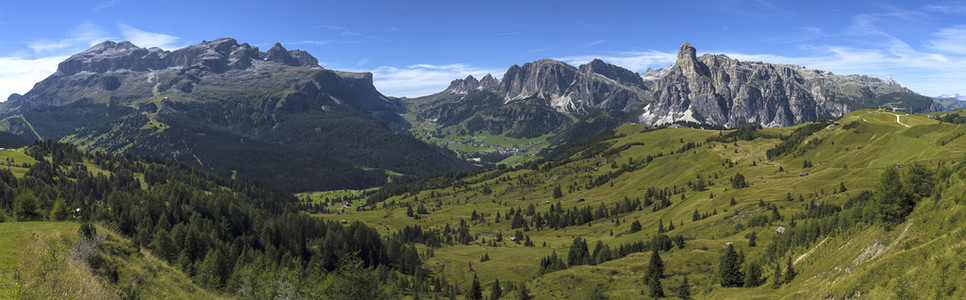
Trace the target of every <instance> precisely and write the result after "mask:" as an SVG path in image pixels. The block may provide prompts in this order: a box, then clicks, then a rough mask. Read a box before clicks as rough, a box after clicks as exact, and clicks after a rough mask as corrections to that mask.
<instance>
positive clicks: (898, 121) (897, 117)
mask: <svg viewBox="0 0 966 300" xmlns="http://www.w3.org/2000/svg"><path fill="white" fill-rule="evenodd" d="M894 115H896V123H899V125H902V126H906V128H908V127H910V126H909V125H906V124H905V123H902V121H900V120H899V115H898V114H894Z"/></svg>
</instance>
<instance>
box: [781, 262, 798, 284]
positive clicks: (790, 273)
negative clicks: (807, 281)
mask: <svg viewBox="0 0 966 300" xmlns="http://www.w3.org/2000/svg"><path fill="white" fill-rule="evenodd" d="M795 275H798V273H796V272H795V267H794V266H793V264H792V257H791V256H789V257H788V264H786V265H785V278H784V279H783V280H782V281H784V282H785V283H789V282H792V279H795Z"/></svg>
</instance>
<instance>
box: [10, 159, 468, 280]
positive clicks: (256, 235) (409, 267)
mask: <svg viewBox="0 0 966 300" xmlns="http://www.w3.org/2000/svg"><path fill="white" fill-rule="evenodd" d="M0 162H2V163H0V270H2V271H3V272H0V298H11V297H13V298H24V299H49V298H70V299H111V298H125V299H138V298H173V299H187V298H190V299H199V298H201V299H204V298H218V297H222V295H224V297H239V298H255V299H267V298H294V299H304V298H316V299H333V298H338V297H348V298H350V299H360V298H379V297H388V296H390V295H395V294H402V293H404V291H405V290H406V289H407V288H408V285H401V283H402V282H406V283H408V282H410V281H413V282H417V283H419V282H424V283H425V285H424V286H430V283H431V284H432V286H433V287H434V288H437V289H441V290H442V289H445V290H455V289H454V288H453V285H452V284H447V283H445V281H443V280H442V279H441V278H440V276H438V275H435V274H428V273H424V272H423V271H422V270H424V269H425V268H424V262H423V260H422V258H421V256H420V253H418V250H417V249H416V248H415V247H413V246H411V245H406V244H404V243H402V242H401V241H400V240H398V239H392V238H390V239H382V238H380V236H379V235H378V233H377V232H376V230H375V229H373V228H371V227H368V226H366V225H364V224H362V223H351V224H342V223H339V222H320V221H319V220H318V219H317V218H315V217H312V216H310V215H308V214H307V213H303V212H300V211H301V210H309V209H311V208H313V207H315V206H313V205H311V204H309V203H303V202H301V201H299V199H297V198H296V197H294V196H293V195H292V194H290V193H288V192H285V191H284V190H281V189H279V188H277V187H274V186H272V185H269V184H265V183H261V182H257V181H251V180H247V179H241V178H239V179H235V178H226V177H220V176H217V175H215V174H211V173H207V172H204V171H200V170H197V169H194V168H191V167H188V166H186V165H184V164H181V163H176V162H171V161H165V160H158V159H149V158H134V157H130V156H119V155H110V154H105V153H101V152H98V153H86V152H83V151H80V150H78V148H77V147H76V146H74V145H71V144H64V143H59V142H55V141H41V142H36V143H34V144H31V145H30V146H29V147H27V148H23V149H16V150H4V151H0ZM69 221H73V222H69ZM74 222H77V223H74ZM78 223H80V225H78ZM90 224H96V227H95V226H94V225H90Z"/></svg>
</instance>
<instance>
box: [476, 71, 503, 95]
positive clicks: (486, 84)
mask: <svg viewBox="0 0 966 300" xmlns="http://www.w3.org/2000/svg"><path fill="white" fill-rule="evenodd" d="M499 87H500V81H499V80H497V79H496V78H493V75H491V74H490V73H486V75H485V76H483V78H481V79H480V89H481V90H486V91H494V90H496V89H498V88H499Z"/></svg>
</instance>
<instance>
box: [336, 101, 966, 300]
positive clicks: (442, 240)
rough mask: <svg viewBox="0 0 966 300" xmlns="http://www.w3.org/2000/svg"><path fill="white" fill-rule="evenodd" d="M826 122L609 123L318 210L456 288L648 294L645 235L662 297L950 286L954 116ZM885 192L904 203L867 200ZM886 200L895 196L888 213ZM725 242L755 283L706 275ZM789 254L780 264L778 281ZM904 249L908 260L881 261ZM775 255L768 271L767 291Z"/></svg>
mask: <svg viewBox="0 0 966 300" xmlns="http://www.w3.org/2000/svg"><path fill="white" fill-rule="evenodd" d="M836 121H837V123H835V124H833V123H813V124H805V125H800V126H796V127H786V128H764V129H757V128H753V127H743V128H742V129H739V130H732V131H711V130H698V129H687V128H667V129H658V130H655V129H654V128H649V127H644V126H640V125H633V126H622V127H619V128H617V129H615V130H613V131H612V132H610V133H609V134H604V135H598V136H596V137H595V138H592V139H587V140H584V141H583V142H580V143H574V144H572V145H571V146H570V147H569V148H564V149H560V150H558V152H557V153H558V155H557V156H556V157H555V158H553V159H548V160H543V161H537V162H530V163H525V164H523V165H521V166H519V167H515V168H501V169H498V170H492V171H487V172H483V173H478V174H472V175H465V176H455V177H446V178H436V179H426V180H422V181H417V182H411V183H408V184H402V183H397V184H391V185H389V186H387V187H384V188H383V189H382V190H381V191H379V192H376V193H375V194H372V195H370V196H369V197H368V201H369V203H373V204H375V209H367V210H364V211H356V210H355V209H352V208H343V209H341V210H340V209H331V210H329V211H330V212H341V214H339V215H335V214H326V213H323V214H321V215H320V216H322V217H323V218H330V219H345V220H348V221H352V220H360V221H363V222H366V223H367V224H370V225H372V226H374V227H376V228H379V229H380V231H381V233H382V234H384V235H387V236H402V237H406V238H407V239H408V240H409V241H410V242H414V243H417V244H419V245H420V246H421V247H428V248H427V249H432V251H431V253H432V255H430V256H431V258H429V259H428V262H427V263H428V266H430V269H431V270H432V271H433V272H437V273H440V274H445V275H446V276H447V277H448V278H452V280H453V281H455V282H457V283H458V284H459V286H461V287H467V286H469V285H470V283H471V281H472V280H473V278H474V276H477V277H478V278H479V281H480V282H481V283H482V284H483V287H484V289H485V290H487V291H489V288H490V286H492V285H493V284H494V282H495V280H496V279H499V281H500V283H501V284H502V285H503V287H504V288H507V287H508V286H511V287H513V289H517V290H519V288H518V287H519V285H520V284H526V288H527V289H528V290H529V292H530V293H531V294H533V295H536V296H537V298H538V299H555V298H564V297H575V298H587V297H590V296H591V294H592V293H603V294H605V295H610V296H615V297H619V298H637V297H642V296H641V295H649V293H650V288H649V287H648V281H646V280H644V271H645V270H647V268H648V266H649V262H648V261H649V257H650V253H649V252H650V251H651V250H652V249H659V251H660V256H661V257H663V261H664V264H665V270H666V271H665V272H664V275H663V276H661V277H660V281H661V282H662V283H663V287H664V289H665V292H666V294H667V295H675V294H676V293H677V291H678V290H680V289H676V288H677V287H679V286H680V285H681V282H682V281H683V280H684V279H685V278H687V279H688V282H689V284H688V285H687V290H688V291H689V292H690V294H691V295H692V296H694V297H699V298H775V297H787V298H800V297H802V296H805V297H808V298H813V297H824V296H830V295H831V296H836V297H842V296H850V297H859V296H861V295H867V296H869V297H872V298H881V297H884V296H888V297H891V296H892V295H895V294H896V293H897V292H899V293H906V292H911V293H913V294H922V295H925V294H929V295H933V294H935V293H939V292H937V291H939V290H942V293H946V294H948V295H950V296H951V297H953V298H955V297H956V296H957V295H959V296H961V294H962V293H963V291H964V288H966V286H963V283H962V282H959V281H956V280H954V279H953V278H958V277H957V276H963V275H964V273H963V271H962V269H961V268H960V269H957V267H956V266H957V264H958V263H959V261H961V259H959V258H957V257H956V253H958V252H957V250H956V249H960V248H961V247H962V246H963V244H962V239H961V238H956V236H957V234H959V231H962V230H957V229H942V228H960V227H956V226H953V225H950V224H960V223H962V222H964V221H963V220H961V219H962V218H961V217H959V214H960V212H961V211H962V208H961V207H960V206H961V204H959V200H957V199H959V198H961V197H962V193H963V188H964V187H966V183H964V182H963V181H962V179H959V178H956V176H949V175H951V174H957V173H962V172H966V170H964V165H962V164H960V160H961V158H962V157H963V155H964V153H966V139H963V138H962V135H963V134H964V133H966V125H958V124H949V123H943V124H940V123H939V122H937V121H934V120H931V119H929V118H925V117H922V116H917V115H906V114H902V113H891V112H884V111H871V110H863V111H857V112H853V113H850V114H847V115H845V116H843V117H841V118H839V119H838V120H836ZM892 171H896V173H895V174H898V175H896V176H895V177H894V178H902V179H901V180H902V181H901V182H902V183H903V184H904V185H905V186H907V189H903V190H902V192H898V193H886V192H883V190H882V189H885V188H886V187H889V186H896V187H898V186H900V184H898V183H896V184H886V185H883V184H881V183H880V182H883V180H885V179H883V178H884V177H883V176H882V174H884V173H889V172H892ZM739 174H741V176H740V177H741V178H742V180H741V181H740V184H739V183H738V182H736V179H735V178H737V177H739V176H738V175H739ZM886 177H888V176H886ZM930 178H932V179H930ZM935 178H938V179H935ZM946 178H952V179H946ZM897 180H898V179H897ZM931 184H935V187H936V188H931V187H930V186H932V185H931ZM877 186H878V188H877ZM907 190H908V191H909V192H906V191H907ZM891 194H895V195H902V197H906V198H903V199H911V200H908V201H911V202H902V203H907V204H902V205H899V206H888V205H884V204H883V203H887V202H883V201H891V200H889V199H892V198H889V197H887V195H891ZM914 197H915V198H914ZM914 199H921V200H914ZM902 201H907V200H902ZM732 202H733V203H732ZM908 203H911V204H912V205H915V206H914V207H915V209H914V210H912V208H911V206H908ZM903 205H906V206H903ZM899 208H903V209H905V208H908V209H909V210H908V211H906V210H902V212H896V213H895V214H892V213H891V211H892V210H895V209H899ZM927 216H928V217H927ZM672 224H673V229H672V228H671V227H672ZM779 226H781V227H783V228H784V230H785V231H784V233H778V232H776V229H777V228H779ZM638 228H639V229H638ZM937 229H938V230H937ZM662 231H663V232H662ZM752 236H754V237H753V238H751V237H752ZM497 237H499V239H496V238H497ZM511 237H513V238H514V239H511ZM751 239H754V240H755V244H757V246H750V240H751ZM726 243H731V244H733V246H734V247H735V249H737V250H738V251H740V252H742V253H743V256H742V257H744V258H743V261H744V263H743V264H742V265H743V266H744V267H742V271H745V269H744V268H746V267H747V266H750V265H755V266H757V267H758V269H759V270H760V273H761V276H760V277H759V279H760V280H762V281H761V285H757V284H750V285H752V286H754V287H749V288H737V287H723V286H722V284H723V281H722V276H721V275H720V274H719V273H720V272H719V266H720V260H721V257H722V255H723V253H724V252H725V250H726V249H727V247H728V246H727V245H726ZM423 245H425V246H423ZM605 249H606V250H605ZM427 251H428V250H427ZM927 252H928V253H935V254H936V255H938V257H937V258H930V256H929V255H925V254H924V253H927ZM554 253H555V255H556V258H559V259H560V260H561V262H560V263H559V264H558V263H554V261H555V259H554ZM481 258H482V259H481ZM541 261H543V262H542V263H541ZM788 261H791V262H792V264H793V265H794V270H795V276H791V277H789V278H788V280H785V279H784V277H785V276H786V275H785V273H784V272H786V271H787V267H786V266H787V264H788ZM912 264H917V266H921V267H915V268H906V269H903V270H902V272H899V271H900V270H898V269H895V268H901V266H903V265H912ZM935 266H940V268H936V267H935ZM943 266H946V267H943ZM776 270H778V272H779V274H782V276H780V277H778V278H780V279H782V280H779V281H778V282H777V285H775V286H776V288H772V285H773V283H772V282H773V280H774V279H775V276H773V274H774V273H775V271H776ZM883 272H885V273H883ZM884 274H899V276H890V277H883V276H885V275H884ZM940 275H941V276H940ZM936 276H938V277H936ZM929 278H946V279H944V280H942V281H938V282H937V281H934V280H931V279H929ZM504 294H505V295H506V294H509V293H504ZM936 295H938V294H936Z"/></svg>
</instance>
